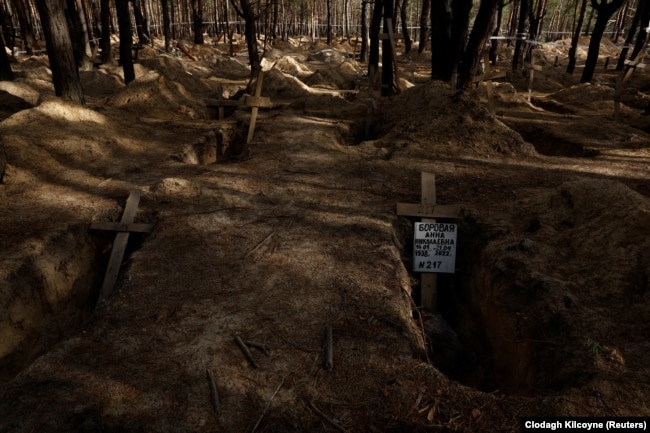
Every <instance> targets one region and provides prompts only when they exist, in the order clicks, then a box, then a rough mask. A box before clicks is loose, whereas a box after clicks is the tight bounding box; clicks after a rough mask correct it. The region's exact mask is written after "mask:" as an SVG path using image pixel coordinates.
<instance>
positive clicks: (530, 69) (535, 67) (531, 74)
mask: <svg viewBox="0 0 650 433" xmlns="http://www.w3.org/2000/svg"><path fill="white" fill-rule="evenodd" d="M525 66H526V69H528V102H530V101H531V99H532V95H533V77H534V74H535V71H540V72H541V71H542V67H541V66H539V65H536V64H535V50H532V51H531V52H530V63H527V64H526V65H525Z"/></svg>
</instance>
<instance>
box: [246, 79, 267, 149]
mask: <svg viewBox="0 0 650 433" xmlns="http://www.w3.org/2000/svg"><path fill="white" fill-rule="evenodd" d="M263 80H264V71H262V70H261V69H260V73H259V74H258V75H257V87H256V88H255V97H256V98H259V97H260V96H262V81H263ZM258 111H259V107H257V106H254V107H253V109H252V111H251V124H250V126H249V127H248V137H247V138H246V143H250V142H251V141H253V132H254V131H255V122H256V121H257V112H258Z"/></svg>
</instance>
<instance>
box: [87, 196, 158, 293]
mask: <svg viewBox="0 0 650 433" xmlns="http://www.w3.org/2000/svg"><path fill="white" fill-rule="evenodd" d="M141 194H142V192H141V191H140V190H139V189H132V190H131V192H130V193H129V197H128V198H127V200H126V206H125V207H124V214H122V220H121V221H119V222H102V221H96V222H93V223H92V224H91V225H90V228H91V230H108V231H115V232H117V234H116V235H115V241H114V242H113V250H112V251H111V257H110V259H109V260H108V267H107V268H106V275H105V276H104V282H103V283H102V289H101V291H100V292H99V299H98V300H97V303H98V304H99V303H100V302H101V301H102V300H104V299H106V298H107V297H108V296H109V295H110V294H111V292H112V291H113V286H114V285H115V281H117V274H118V273H119V271H120V267H121V266H122V259H123V258H124V251H125V250H126V245H127V243H128V241H129V234H131V233H151V231H152V230H153V224H134V223H133V220H134V219H135V214H136V212H137V211H138V204H139V203H140V196H141Z"/></svg>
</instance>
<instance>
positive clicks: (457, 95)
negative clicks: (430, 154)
mask: <svg viewBox="0 0 650 433" xmlns="http://www.w3.org/2000/svg"><path fill="white" fill-rule="evenodd" d="M376 111H377V113H378V114H379V116H378V120H377V121H376V125H377V126H376V130H375V133H376V134H377V135H378V136H383V138H382V140H380V141H381V142H382V143H389V147H394V148H395V149H397V148H402V147H408V146H409V144H408V143H409V142H414V143H421V142H422V139H425V140H426V141H429V142H431V143H432V145H433V142H435V143H436V144H438V145H439V144H443V146H441V147H438V151H441V150H442V149H445V148H446V149H447V150H448V151H449V152H451V153H454V154H457V153H458V152H459V151H460V152H463V153H464V152H472V153H474V154H478V155H489V154H502V155H510V156H514V155H520V156H533V155H535V150H534V148H533V147H532V146H531V145H529V144H527V143H526V142H525V141H524V139H523V138H522V137H521V136H520V135H519V134H518V133H516V132H515V131H513V130H512V129H510V128H509V127H507V126H506V125H504V124H503V123H502V122H501V121H499V120H497V119H496V118H495V117H494V116H492V115H490V114H489V113H488V111H487V109H486V108H485V107H484V106H483V105H482V104H481V103H480V102H479V98H478V94H477V93H476V91H454V90H452V89H450V87H449V85H447V84H445V83H442V82H435V81H434V82H429V83H426V84H422V85H419V86H415V87H412V88H410V89H407V90H405V91H403V92H402V93H400V94H399V95H397V96H394V97H392V98H389V99H384V100H382V101H381V102H380V104H379V105H378V107H377V110H376ZM406 113H408V122H405V115H406ZM426 141H425V142H426ZM422 150H423V149H419V150H416V149H415V148H413V147H412V148H411V149H410V150H407V152H410V151H413V152H420V151H422ZM411 156H412V155H411Z"/></svg>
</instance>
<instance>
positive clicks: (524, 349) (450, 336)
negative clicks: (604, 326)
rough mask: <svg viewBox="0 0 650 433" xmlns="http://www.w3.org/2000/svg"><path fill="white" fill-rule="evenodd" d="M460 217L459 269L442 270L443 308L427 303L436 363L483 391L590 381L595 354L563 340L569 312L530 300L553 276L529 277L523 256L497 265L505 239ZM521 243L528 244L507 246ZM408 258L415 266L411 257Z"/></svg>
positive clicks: (534, 391)
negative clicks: (544, 308) (539, 307)
mask: <svg viewBox="0 0 650 433" xmlns="http://www.w3.org/2000/svg"><path fill="white" fill-rule="evenodd" d="M457 223H458V246H457V256H456V272H455V273H453V274H452V273H449V274H444V273H440V274H438V283H437V291H438V292H437V308H438V310H437V311H436V312H435V313H433V312H430V311H427V310H422V311H423V314H422V317H423V325H424V329H425V334H426V338H427V348H428V355H429V359H430V361H431V362H432V364H433V365H434V366H435V367H436V368H438V369H439V370H440V371H442V372H443V373H445V374H446V375H447V376H449V377H450V378H452V379H454V380H455V381H457V382H459V383H462V384H464V385H467V386H470V387H473V388H476V389H478V390H481V391H484V392H495V391H499V392H502V393H506V394H516V395H541V394H546V393H550V392H559V391H562V390H566V389H570V388H573V387H576V386H580V385H581V384H583V383H585V382H586V381H588V380H589V376H588V373H587V372H586V371H585V369H584V368H583V366H584V365H585V364H584V363H588V362H589V361H588V359H587V358H586V357H585V356H581V355H580V354H577V355H576V354H575V353H571V352H570V351H568V350H565V349H566V348H565V343H566V342H565V341H563V340H564V339H565V337H566V336H567V335H568V334H569V331H570V329H569V328H570V324H569V323H568V321H567V320H566V318H565V317H562V316H561V315H552V314H551V315H548V316H546V317H541V316H539V317H538V316H536V315H535V314H534V313H532V312H531V311H530V308H527V307H526V306H527V305H528V303H529V302H530V299H528V298H529V297H531V296H534V295H531V294H530V293H531V292H533V291H536V290H539V291H544V290H546V288H545V287H543V286H544V285H545V284H546V283H545V282H544V281H535V278H534V277H533V276H530V275H529V276H528V278H525V279H523V280H522V277H521V275H522V274H524V273H526V272H528V271H527V270H526V265H525V264H524V263H516V262H513V263H510V262H509V261H508V260H507V259H506V260H504V263H506V265H505V266H503V265H502V264H501V263H499V265H497V266H495V264H494V255H495V254H496V253H497V251H496V250H497V249H500V248H502V247H503V245H500V244H499V243H496V244H495V243H492V241H491V238H492V237H493V236H494V233H489V231H486V230H485V228H484V227H482V226H481V225H480V224H479V223H477V222H476V220H474V219H472V218H467V217H465V218H463V219H461V220H458V221H457ZM406 245H411V243H410V242H408V241H407V242H406ZM519 248H522V249H525V248H527V245H525V244H524V245H519V244H514V245H510V246H507V247H506V249H511V250H513V251H515V250H517V249H519ZM515 252H516V251H515ZM411 254H412V252H411V251H410V248H409V249H408V251H405V256H406V257H410V255H411ZM405 265H406V266H407V267H408V268H409V269H410V267H411V264H410V263H406V264H405ZM413 277H414V278H415V279H418V278H419V274H413ZM522 292H523V293H522ZM418 297H419V289H418V287H414V298H418ZM417 301H418V299H416V302H417ZM416 316H417V315H416ZM582 355H585V354H584V353H583V354H582Z"/></svg>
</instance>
